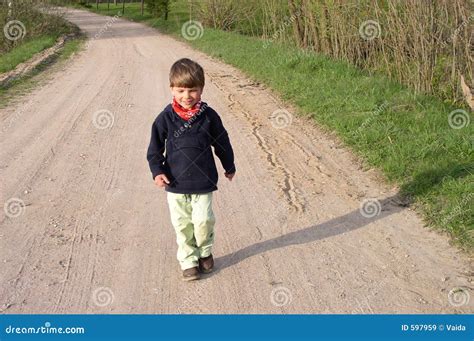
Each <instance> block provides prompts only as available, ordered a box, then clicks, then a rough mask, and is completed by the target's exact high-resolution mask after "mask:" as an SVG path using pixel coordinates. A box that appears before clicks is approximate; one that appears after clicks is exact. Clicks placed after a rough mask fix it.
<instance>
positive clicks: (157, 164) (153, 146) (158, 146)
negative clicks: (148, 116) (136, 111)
mask: <svg viewBox="0 0 474 341" xmlns="http://www.w3.org/2000/svg"><path fill="white" fill-rule="evenodd" d="M161 118H162V117H161V115H160V116H158V118H157V119H156V120H155V121H154V122H153V125H152V127H151V138H150V145H149V146H148V151H147V155H146V158H147V160H148V164H149V166H150V170H151V174H152V176H153V180H154V179H155V177H156V176H157V175H159V174H164V173H165V167H164V162H165V156H164V152H165V146H166V136H167V129H166V125H165V122H164V120H163V119H161Z"/></svg>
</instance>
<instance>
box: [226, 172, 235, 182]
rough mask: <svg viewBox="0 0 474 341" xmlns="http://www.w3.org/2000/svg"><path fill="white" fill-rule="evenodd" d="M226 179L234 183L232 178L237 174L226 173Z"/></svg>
mask: <svg viewBox="0 0 474 341" xmlns="http://www.w3.org/2000/svg"><path fill="white" fill-rule="evenodd" d="M224 175H225V177H226V178H227V179H229V181H232V178H233V177H234V175H235V173H224Z"/></svg>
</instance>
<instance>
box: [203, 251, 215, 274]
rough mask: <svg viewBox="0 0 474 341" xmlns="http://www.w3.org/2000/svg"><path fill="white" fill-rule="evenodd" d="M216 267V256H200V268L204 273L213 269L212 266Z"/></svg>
mask: <svg viewBox="0 0 474 341" xmlns="http://www.w3.org/2000/svg"><path fill="white" fill-rule="evenodd" d="M213 267H214V258H212V255H209V256H207V257H204V258H199V270H200V271H201V272H202V273H205V274H207V273H209V272H211V271H212V268H213Z"/></svg>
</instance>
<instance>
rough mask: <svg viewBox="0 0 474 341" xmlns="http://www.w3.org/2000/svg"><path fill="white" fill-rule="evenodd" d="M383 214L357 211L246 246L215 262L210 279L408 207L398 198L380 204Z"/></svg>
mask: <svg viewBox="0 0 474 341" xmlns="http://www.w3.org/2000/svg"><path fill="white" fill-rule="evenodd" d="M379 203H380V207H381V209H380V211H379V214H378V215H375V216H374V217H365V216H364V215H362V213H361V211H360V210H354V211H352V212H350V213H347V214H345V215H343V216H341V217H337V218H334V219H331V220H329V221H327V222H324V223H321V224H317V225H314V226H310V227H306V228H304V229H302V230H299V231H295V232H290V233H287V234H285V235H282V236H278V237H275V238H272V239H268V240H265V241H262V242H259V243H255V244H252V245H249V246H246V247H244V248H242V249H240V250H238V251H236V252H234V253H230V254H227V255H225V256H223V257H219V258H216V260H215V263H216V264H215V268H214V269H215V270H214V271H213V272H212V273H210V274H209V275H208V276H211V275H213V274H214V275H215V274H217V273H218V272H219V271H221V270H223V269H225V268H227V267H229V266H232V265H235V264H237V263H240V262H241V261H243V260H244V259H246V258H250V257H252V256H255V255H258V254H259V253H263V252H267V251H270V250H274V249H277V248H282V247H286V246H289V245H296V244H305V243H309V242H313V241H316V240H321V239H325V238H328V237H332V236H335V235H338V234H341V233H344V232H349V231H352V230H355V229H357V228H360V227H363V226H365V225H367V224H370V223H372V222H374V221H377V220H379V219H383V218H385V217H387V216H389V215H391V214H393V213H397V212H400V211H401V210H403V209H404V207H405V206H407V205H408V203H407V202H406V201H404V200H402V199H401V198H400V197H399V196H398V195H395V196H391V197H388V198H386V199H383V200H379Z"/></svg>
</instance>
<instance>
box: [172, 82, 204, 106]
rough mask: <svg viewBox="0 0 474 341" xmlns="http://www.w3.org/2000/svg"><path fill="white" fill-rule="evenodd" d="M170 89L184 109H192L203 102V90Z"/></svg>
mask: <svg viewBox="0 0 474 341" xmlns="http://www.w3.org/2000/svg"><path fill="white" fill-rule="evenodd" d="M170 89H171V93H172V94H173V97H174V98H175V99H176V101H177V102H178V103H179V105H181V106H182V107H183V108H186V109H191V108H192V107H193V106H194V104H196V103H197V102H199V101H200V100H201V94H202V88H199V87H195V88H180V87H175V86H172V87H170Z"/></svg>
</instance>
